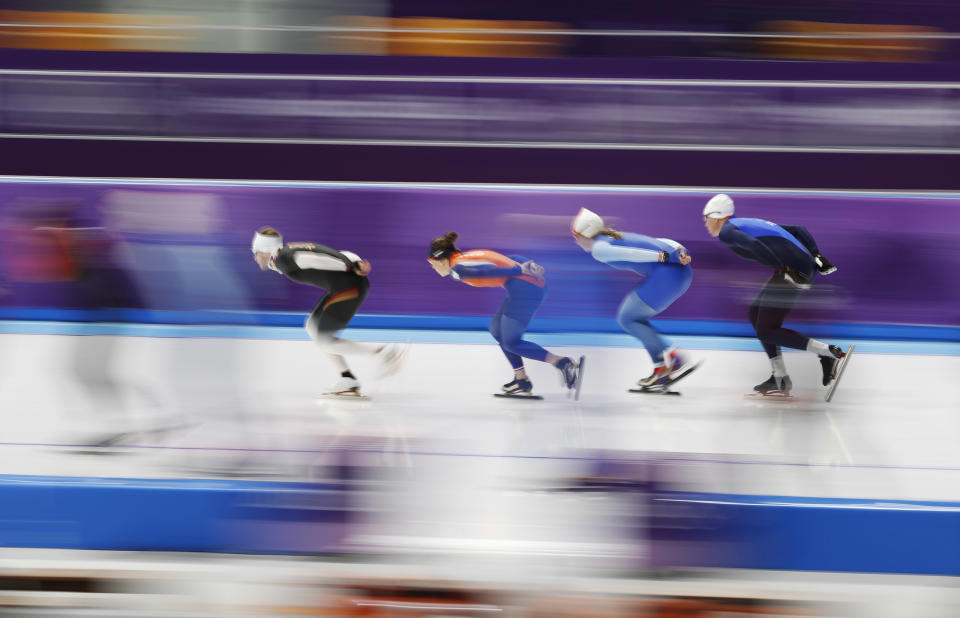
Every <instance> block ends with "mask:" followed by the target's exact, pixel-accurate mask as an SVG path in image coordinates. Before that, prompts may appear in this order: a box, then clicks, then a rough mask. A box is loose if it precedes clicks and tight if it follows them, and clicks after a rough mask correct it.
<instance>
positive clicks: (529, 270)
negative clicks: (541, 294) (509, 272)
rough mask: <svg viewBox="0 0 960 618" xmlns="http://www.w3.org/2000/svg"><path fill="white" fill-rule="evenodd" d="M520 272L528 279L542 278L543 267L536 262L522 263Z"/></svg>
mask: <svg viewBox="0 0 960 618" xmlns="http://www.w3.org/2000/svg"><path fill="white" fill-rule="evenodd" d="M520 272H522V273H523V274H525V275H527V276H528V277H538V278H539V277H542V276H543V266H540V265H539V264H537V263H536V262H533V261H530V262H524V263H523V264H521V265H520Z"/></svg>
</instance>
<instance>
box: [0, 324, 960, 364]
mask: <svg viewBox="0 0 960 618" xmlns="http://www.w3.org/2000/svg"><path fill="white" fill-rule="evenodd" d="M0 333H6V334H19V335H113V336H123V337H160V338H170V337H183V338H215V339H271V340H289V341H306V340H307V339H309V337H308V336H307V333H306V331H305V330H304V329H303V328H302V327H299V326H297V327H289V326H234V325H228V324H138V323H126V322H52V321H39V322H28V321H13V320H8V321H0ZM343 336H344V337H346V338H349V339H353V340H355V341H377V342H381V341H387V342H409V343H446V344H455V345H463V344H491V345H492V344H493V338H492V337H491V336H490V333H488V332H487V331H486V330H485V329H484V330H442V329H385V328H348V329H346V330H344V331H343ZM528 338H529V339H530V340H531V341H533V342H535V343H538V344H540V345H542V346H546V347H557V346H590V347H639V345H640V344H639V343H638V342H637V340H636V339H634V338H633V337H631V336H630V335H627V334H624V333H589V332H557V333H537V332H534V333H530V335H529V337H528ZM670 338H671V340H672V341H673V342H675V343H676V344H677V345H680V346H682V347H685V348H689V349H692V350H731V351H759V350H760V349H761V348H760V343H759V342H758V341H757V340H756V338H753V337H732V336H723V337H720V336H700V335H671V337H670ZM830 341H831V343H835V344H837V345H841V346H844V347H846V346H849V345H850V344H851V343H856V344H857V350H858V351H859V352H862V353H866V354H924V355H947V356H960V342H950V341H886V340H876V341H871V340H862V339H857V340H853V339H845V338H833V339H831V340H830Z"/></svg>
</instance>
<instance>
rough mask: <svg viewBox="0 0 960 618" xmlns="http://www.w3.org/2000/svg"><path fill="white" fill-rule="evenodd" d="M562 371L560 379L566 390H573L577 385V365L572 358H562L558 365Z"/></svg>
mask: <svg viewBox="0 0 960 618" xmlns="http://www.w3.org/2000/svg"><path fill="white" fill-rule="evenodd" d="M557 369H559V370H560V379H561V381H562V383H563V385H564V386H565V387H566V388H569V389H572V388H574V387H575V386H576V385H577V364H576V363H575V362H573V359H571V358H561V359H560V362H559V363H557Z"/></svg>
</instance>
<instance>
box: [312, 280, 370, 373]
mask: <svg viewBox="0 0 960 618" xmlns="http://www.w3.org/2000/svg"><path fill="white" fill-rule="evenodd" d="M369 289H370V283H369V282H368V281H367V279H366V278H365V277H357V286H356V287H353V288H347V289H343V290H336V291H332V292H331V293H329V294H327V295H326V296H324V297H323V299H321V300H320V302H319V303H317V305H316V306H315V307H314V308H313V311H312V312H311V313H310V315H309V317H307V321H306V324H305V327H306V330H307V333H308V334H309V335H310V338H311V339H312V340H313V341H314V342H315V343H316V344H317V345H318V346H320V348H321V349H322V350H323V351H324V353H326V354H327V357H328V358H330V361H331V362H332V363H333V365H334V366H335V367H336V368H337V370H338V371H339V372H340V375H341V377H344V378H350V379H353V378H354V375H353V374H352V373H351V371H350V367H349V365H348V364H347V360H346V359H345V358H344V355H347V356H350V355H363V356H372V355H375V354H378V353H381V352H384V351H385V349H386V348H387V346H384V345H377V344H364V343H357V342H356V341H350V340H349V339H341V338H339V337H337V336H336V333H338V332H339V331H341V330H343V329H344V328H346V326H347V325H348V324H349V323H350V320H351V319H352V318H353V316H354V314H355V313H356V312H357V309H359V307H360V305H361V304H362V303H363V301H364V300H365V299H366V297H367V293H368V292H369Z"/></svg>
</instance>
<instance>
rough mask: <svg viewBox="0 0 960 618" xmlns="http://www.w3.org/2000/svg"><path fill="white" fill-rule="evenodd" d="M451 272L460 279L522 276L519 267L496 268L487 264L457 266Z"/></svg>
mask: <svg viewBox="0 0 960 618" xmlns="http://www.w3.org/2000/svg"><path fill="white" fill-rule="evenodd" d="M453 272H455V273H457V275H458V276H459V277H460V278H461V279H496V278H498V277H515V276H517V275H521V274H523V271H522V269H521V268H520V265H519V264H518V265H515V266H496V265H495V264H491V263H489V262H487V263H485V264H457V265H456V266H454V267H453Z"/></svg>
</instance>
